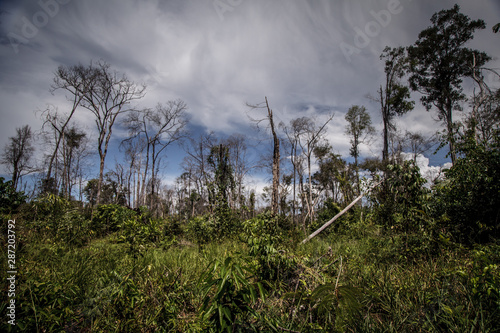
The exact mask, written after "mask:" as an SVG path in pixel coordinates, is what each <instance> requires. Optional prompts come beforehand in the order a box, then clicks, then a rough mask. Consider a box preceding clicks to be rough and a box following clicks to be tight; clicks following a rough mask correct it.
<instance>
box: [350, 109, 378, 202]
mask: <svg viewBox="0 0 500 333" xmlns="http://www.w3.org/2000/svg"><path fill="white" fill-rule="evenodd" d="M345 120H346V121H347V126H346V133H347V134H348V135H349V136H350V137H351V149H350V151H349V152H350V153H351V156H352V157H354V167H355V168H356V180H357V182H358V193H359V192H360V188H359V170H358V157H359V145H360V144H362V143H363V142H365V141H366V139H367V137H368V135H370V134H372V133H373V132H374V131H375V129H374V128H373V127H372V120H371V118H370V115H369V114H368V112H366V108H365V107H364V106H358V105H353V106H352V107H351V108H350V109H349V111H348V112H347V114H346V115H345Z"/></svg>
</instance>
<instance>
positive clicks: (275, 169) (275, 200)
mask: <svg viewBox="0 0 500 333" xmlns="http://www.w3.org/2000/svg"><path fill="white" fill-rule="evenodd" d="M247 106H249V107H250V108H252V109H267V116H266V117H265V118H261V119H253V118H251V119H252V121H254V122H255V123H256V124H257V125H259V124H260V123H261V122H263V121H268V122H269V128H270V129H271V134H272V137H273V166H272V174H273V187H272V194H271V211H272V213H273V214H277V213H278V211H279V201H280V200H279V184H280V179H279V178H280V140H279V138H278V134H277V132H276V126H275V125H274V117H273V110H271V108H270V107H269V102H268V101H267V97H265V102H263V103H260V104H257V105H251V104H248V103H247Z"/></svg>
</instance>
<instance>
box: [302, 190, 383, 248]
mask: <svg viewBox="0 0 500 333" xmlns="http://www.w3.org/2000/svg"><path fill="white" fill-rule="evenodd" d="M380 184H381V182H379V183H377V184H375V185H373V186H372V187H370V188H369V189H368V190H366V191H365V192H363V193H361V195H360V196H359V197H357V198H356V199H354V201H353V202H351V203H350V204H349V206H347V207H346V208H344V209H343V210H342V211H341V212H340V213H338V214H337V215H335V216H334V217H333V218H332V219H331V220H330V221H328V222H326V223H325V224H323V225H322V226H321V228H319V229H318V230H316V231H315V232H313V233H312V234H310V235H309V237H307V238H306V239H304V240H303V241H302V244H305V243H307V242H308V241H310V240H311V239H312V238H314V237H316V235H317V234H319V233H320V232H322V231H323V230H325V229H326V228H327V227H328V226H329V225H330V224H332V223H333V222H335V220H336V219H338V218H339V217H341V216H342V215H344V214H345V212H347V211H348V210H349V209H351V207H352V206H354V205H355V204H356V202H358V201H359V200H361V198H363V197H364V196H365V195H366V193H368V192H369V191H371V190H372V189H373V188H374V187H375V186H378V185H380Z"/></svg>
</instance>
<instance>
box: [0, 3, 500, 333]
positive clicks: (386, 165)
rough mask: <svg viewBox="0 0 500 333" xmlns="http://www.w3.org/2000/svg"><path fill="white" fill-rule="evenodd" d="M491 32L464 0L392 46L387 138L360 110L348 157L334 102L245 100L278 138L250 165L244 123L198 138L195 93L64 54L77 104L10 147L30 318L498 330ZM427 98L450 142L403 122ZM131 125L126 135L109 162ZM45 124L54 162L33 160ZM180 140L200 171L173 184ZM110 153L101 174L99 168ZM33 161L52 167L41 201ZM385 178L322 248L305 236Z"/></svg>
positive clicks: (61, 79)
mask: <svg viewBox="0 0 500 333" xmlns="http://www.w3.org/2000/svg"><path fill="white" fill-rule="evenodd" d="M485 28H486V25H485V23H484V21H482V20H480V19H478V20H471V19H470V18H469V17H467V16H466V15H464V14H462V13H461V12H460V8H459V7H458V6H457V5H455V6H454V7H453V8H451V9H448V10H442V11H440V12H438V13H436V14H434V15H433V16H432V18H431V26H429V28H427V29H425V30H423V31H422V32H421V33H420V34H419V35H418V38H417V40H416V42H415V43H414V44H412V45H410V46H407V47H386V48H385V49H384V51H383V52H382V54H381V55H380V59H381V66H383V68H384V72H385V81H384V82H381V84H380V86H379V87H378V88H376V87H375V88H374V92H375V93H374V95H373V96H371V97H370V98H371V99H372V100H374V101H376V102H378V105H379V106H380V108H379V110H378V112H379V113H380V116H381V119H382V120H383V130H382V133H381V134H378V133H375V130H374V128H373V126H372V121H371V115H370V114H369V113H368V112H367V109H366V108H365V107H364V106H362V105H353V106H352V107H350V108H349V110H347V113H346V115H345V120H346V122H347V126H346V128H345V134H346V135H347V136H348V137H349V139H350V156H351V157H352V161H353V162H351V163H348V162H347V160H346V159H345V158H343V157H342V156H340V155H339V154H336V153H335V149H334V144H335V143H329V142H328V141H327V140H326V134H327V128H328V124H329V122H330V121H332V119H334V118H333V114H332V115H328V116H327V117H326V118H324V119H319V118H317V119H316V118H312V117H300V118H297V119H293V120H292V121H290V122H289V123H277V122H276V120H275V119H274V114H273V110H272V107H271V106H272V100H268V98H267V97H265V98H264V100H263V101H262V102H261V103H256V104H248V114H249V122H253V123H254V124H255V125H257V128H258V130H259V131H261V132H260V133H261V134H259V135H260V136H262V137H264V135H263V134H264V133H265V136H266V137H267V138H268V139H267V141H263V143H261V146H264V145H267V146H268V147H269V149H268V150H266V149H261V150H262V151H263V154H262V157H261V159H260V160H258V161H257V160H251V159H250V157H249V154H248V151H249V147H248V144H247V140H246V138H245V136H243V135H240V134H234V135H231V136H228V137H224V138H221V137H217V136H216V135H215V134H213V133H208V134H200V135H199V136H192V135H190V134H189V133H188V132H187V128H188V123H189V117H188V112H187V108H188V105H186V103H185V102H184V101H182V100H172V101H167V102H164V103H159V104H157V105H156V106H154V107H152V108H147V109H141V110H137V109H135V108H134V105H135V104H134V103H135V102H136V101H138V100H140V99H141V98H142V97H143V96H144V94H145V92H146V87H145V86H143V85H140V84H136V83H134V82H132V81H130V80H129V79H128V78H127V76H126V75H125V74H123V73H118V72H116V71H114V70H113V69H112V68H111V66H110V65H109V64H107V63H106V62H103V61H97V62H91V63H90V64H89V65H81V64H80V65H74V66H61V67H59V68H58V69H57V71H56V72H55V77H54V81H53V84H52V86H51V88H50V89H51V91H52V92H53V93H55V94H63V95H64V96H65V97H66V98H67V100H68V101H70V110H67V111H65V112H61V111H60V110H59V109H58V108H57V107H50V108H48V109H46V110H45V111H43V112H41V113H40V115H41V117H42V119H43V127H42V128H41V129H40V131H38V132H39V134H36V135H35V133H34V132H33V130H32V129H31V128H30V127H29V126H24V127H22V128H19V129H17V131H16V135H15V136H14V137H11V138H10V140H9V143H8V145H7V146H6V147H5V148H4V151H3V154H2V160H1V161H2V163H3V164H4V165H5V166H6V167H8V168H9V171H10V172H11V175H12V176H11V180H9V181H5V179H3V178H2V179H0V194H1V195H0V200H1V205H0V207H1V208H0V213H1V214H2V220H3V221H7V220H8V219H17V220H18V221H21V222H20V223H19V225H20V231H19V236H18V239H19V248H20V250H19V251H20V252H21V249H23V248H24V250H22V251H25V252H23V253H24V255H25V256H26V257H29V258H31V259H30V260H32V261H29V260H28V259H26V260H27V261H25V264H26V269H27V270H28V267H30V268H29V270H31V271H33V274H31V275H30V274H27V276H28V277H27V278H26V279H25V280H23V283H24V287H20V288H21V291H20V295H21V296H20V297H21V298H22V299H23V300H24V301H23V303H22V304H23V305H22V306H21V308H20V309H21V310H20V311H21V313H23V314H24V320H25V322H24V324H22V325H24V326H23V328H24V329H25V330H28V331H29V330H38V329H39V328H41V327H43V328H44V330H48V331H51V330H53V329H54V330H55V329H57V328H61V327H65V330H66V331H75V332H76V331H78V329H77V328H82V327H83V328H87V329H90V330H97V331H99V330H103V331H106V330H116V331H130V330H131V331H141V330H143V331H148V330H150V331H157V330H162V329H163V330H165V331H198V330H209V329H210V330H213V331H229V332H230V331H279V332H281V331H290V332H296V331H299V330H300V331H321V330H328V331H373V330H375V331H377V329H380V331H386V330H387V331H422V330H424V331H450V330H451V331H463V330H467V331H491V332H495V331H498V330H495V328H494V323H496V322H498V320H499V319H500V278H499V276H500V275H499V273H500V268H499V267H500V266H499V258H500V246H499V245H498V239H499V236H500V234H499V232H500V89H499V88H498V87H492V86H490V85H489V84H488V83H489V82H490V81H492V80H487V79H486V78H487V77H495V78H497V77H499V75H498V73H497V72H496V71H495V69H493V68H489V67H488V64H489V63H490V61H491V59H492V55H488V54H486V53H485V52H482V51H480V50H475V49H471V48H469V47H468V43H469V42H470V41H471V40H472V39H473V37H474V33H475V32H476V31H477V30H482V29H485ZM493 32H494V33H496V32H498V25H497V26H495V27H494V28H493ZM494 33H492V34H491V38H492V41H493V42H494V41H495V38H498V35H495V34H494ZM471 87H472V88H471ZM412 96H418V97H419V98H420V100H419V102H420V103H421V104H422V105H423V106H424V107H425V108H426V109H427V110H428V111H430V113H429V117H432V116H434V117H436V116H437V118H438V119H439V121H441V122H442V124H443V126H442V130H441V131H440V132H439V133H436V135H435V136H433V137H431V138H426V137H423V136H422V135H421V134H420V133H412V132H408V131H407V132H405V133H402V132H401V130H399V129H398V128H397V126H396V118H397V117H400V116H402V115H404V114H407V113H408V112H411V111H412V110H413V109H414V107H415V105H416V103H418V101H414V100H412ZM78 113H86V114H87V115H88V116H89V117H90V116H92V117H93V119H94V120H95V125H96V130H97V132H96V133H98V135H97V138H90V137H89V134H88V133H86V132H85V131H84V130H83V129H82V128H80V127H79V126H78V125H77V123H76V122H75V120H74V119H75V114H78ZM458 114H460V116H459V117H457V115H458ZM118 128H121V129H125V130H126V131H127V132H128V136H127V138H126V139H125V140H123V141H122V142H121V144H120V152H121V153H122V154H123V160H122V161H121V162H119V163H116V164H115V165H114V166H112V167H110V164H109V160H108V159H107V155H108V148H109V143H110V141H111V139H112V138H113V135H114V133H116V130H117V129H118ZM38 135H40V137H41V138H43V140H44V147H45V151H44V152H43V153H44V160H43V163H41V165H34V164H33V162H34V161H33V160H32V158H33V156H34V140H35V137H38ZM378 135H380V136H381V137H382V140H383V149H382V151H381V154H380V157H379V158H370V159H364V160H362V159H361V154H360V147H361V145H363V144H369V143H370V140H372V139H373V137H374V136H378ZM438 143H439V144H440V148H443V147H447V150H448V151H449V156H450V158H451V161H452V166H451V167H450V168H449V169H447V170H444V171H443V174H442V175H440V177H438V178H436V179H434V180H433V182H432V183H431V184H426V183H427V180H426V179H425V178H424V177H423V176H422V175H421V173H420V170H419V168H418V166H417V165H416V158H417V156H418V155H419V154H422V153H423V152H426V151H428V150H429V149H430V148H431V147H433V146H436V145H437V144H438ZM96 144H97V147H96ZM176 144H180V145H181V146H182V147H183V149H184V151H185V152H186V157H185V159H184V161H183V163H182V169H183V171H184V172H183V173H182V174H181V175H180V176H179V177H178V178H177V180H176V183H175V186H173V187H168V186H165V185H164V184H163V183H162V180H161V176H162V172H161V170H162V168H163V166H164V160H165V156H166V152H167V151H168V149H169V147H171V146H172V145H176ZM96 151H97V157H98V160H99V168H98V173H97V172H96V170H90V168H89V161H90V160H91V159H92V158H94V157H95V156H96V155H95V154H96V153H95V152H96ZM409 153H411V154H409ZM408 156H411V157H412V158H408ZM314 163H317V167H315V166H314V165H313V164H314ZM256 168H261V169H263V170H268V172H269V175H270V179H272V181H271V182H270V184H269V186H267V187H266V188H265V189H264V193H263V194H262V200H264V201H265V202H266V206H265V207H260V208H259V207H258V205H257V202H258V201H259V198H257V197H256V196H257V195H258V194H257V193H255V192H254V191H252V190H251V186H249V180H250V175H251V174H252V172H254V170H255V169H256ZM106 170H110V171H108V172H106ZM28 174H35V175H36V176H34V177H35V178H36V179H37V186H36V190H35V191H34V192H33V194H32V195H30V196H28V195H27V194H26V193H25V192H24V191H23V185H22V184H23V181H22V180H23V177H26V176H27V175H28ZM89 174H90V175H92V176H90V177H89ZM368 188H371V190H370V191H368V193H367V194H366V199H365V200H363V201H360V202H359V203H358V204H356V205H355V206H354V207H353V208H352V209H351V210H350V211H349V212H348V213H347V214H345V215H343V216H342V217H341V218H339V219H338V220H336V221H335V223H333V224H332V225H331V226H330V227H329V228H328V229H326V230H325V231H324V232H323V233H322V234H321V236H322V237H321V239H320V240H318V241H317V243H314V244H313V245H307V246H309V247H307V246H306V247H298V243H299V242H300V240H302V239H304V238H305V237H306V236H307V235H309V234H310V233H311V232H313V231H314V230H316V229H318V228H319V227H320V226H322V225H323V224H324V223H325V222H327V221H328V220H330V219H331V218H332V217H333V216H335V215H336V214H337V213H339V212H340V211H341V209H342V208H344V207H346V206H347V205H348V204H349V203H351V202H352V201H353V200H354V199H355V198H356V197H358V196H359V195H360V194H361V193H363V191H366V190H367V189H368ZM4 224H5V223H2V230H3V231H2V233H3V234H6V233H5V232H4V231H5V230H6V228H7V227H6V225H4ZM33 244H37V246H36V247H35V246H34V245H33ZM325 244H328V245H325ZM193 247H196V251H192V252H190V251H191V248H193ZM332 248H333V249H332ZM97 249H98V250H97ZM471 249H474V251H473V252H471V251H472V250H471ZM96 251H97V252H96ZM222 251H224V252H222ZM87 252H88V253H87ZM65 253H70V254H71V256H70V255H69V254H65ZM228 253H229V254H228ZM337 255H338V256H337ZM57 256H63V257H64V258H66V259H64V260H66V264H65V265H66V266H65V267H66V268H64V269H63V268H61V272H60V273H58V272H52V273H50V272H49V271H51V270H46V271H43V270H42V268H40V269H38V268H36V267H35V266H33V267H31V264H30V262H31V263H32V262H34V261H36V260H39V261H40V262H41V263H42V264H41V265H42V267H45V266H44V265H46V266H47V267H49V266H50V265H55V266H57V267H61V266H60V265H62V263H56V261H57ZM176 256H177V257H176ZM182 256H190V257H189V258H184V259H183V260H187V261H191V262H190V263H191V264H192V267H187V266H185V265H184V264H182V263H180V259H179V258H181V257H182ZM35 258H36V259H35ZM85 258H89V259H85ZM221 258H224V260H221ZM64 260H63V262H65V261H64ZM104 261H106V262H109V263H110V264H109V265H110V266H109V267H111V268H109V267H108V268H109V269H111V271H110V272H107V273H105V277H103V276H99V273H98V272H97V269H98V268H99V267H101V268H100V269H102V270H101V271H106V269H105V268H106V267H104V266H103V265H104V264H103V262H104ZM187 261H186V262H187ZM167 262H168V264H167ZM169 265H170V266H169ZM412 265H413V266H412ZM67 267H72V268H67ZM91 267H92V268H91ZM95 267H97V268H95ZM169 267H170V268H169ZM4 271H5V270H4ZM346 272H349V273H350V275H349V274H346ZM392 272H397V275H391V276H389V274H393V273H392ZM51 274H53V275H51ZM65 274H66V275H65ZM102 274H104V273H102ZM395 274H396V273H395ZM79 276H84V277H85V279H81V278H79ZM42 277H43V278H42ZM146 277H148V278H146ZM43 279H45V280H43ZM61 279H62V280H61ZM42 280H43V281H42ZM56 280H58V281H66V284H65V286H66V287H62V286H60V287H55V286H59V284H58V283H59V282H55V281H56ZM92 281H93V282H92ZM151 281H155V284H156V285H157V287H153V286H152V284H151ZM421 281H427V282H426V283H427V284H426V285H425V286H422V285H420V284H419V283H420V282H421ZM443 281H447V282H446V283H445V282H443ZM61 283H62V282H61ZM148 283H149V284H151V286H150V285H149V284H148ZM422 283H423V282H422ZM68 286H69V287H68ZM158 286H161V288H159V287H158ZM54 288H56V289H54ZM58 288H59V289H58ZM68 288H69V289H68ZM71 288H73V289H71ZM96 288H97V289H96ZM99 288H100V289H99ZM113 288H114V289H113ZM162 288H163V289H162ZM54 290H55V291H54ZM68 290H70V292H71V293H72V294H73V295H76V296H74V297H73V296H71V297H70V296H68V295H69V294H68V292H69V291H68ZM368 290H370V291H368ZM33 293H35V294H37V293H38V294H39V295H45V296H43V297H42V296H36V297H35V299H33ZM415 295H416V296H415ZM464 295H465V296H464ZM57 304H59V306H57ZM398 307H400V308H401V309H399V308H398ZM3 310H4V309H2V311H3ZM464 313H465V315H464ZM99 314H105V315H106V316H105V317H100V315H99ZM103 318H112V319H109V320H108V319H103ZM54 322H55V324H53V325H52V323H54ZM51 325H52V326H51ZM471 328H472V329H471Z"/></svg>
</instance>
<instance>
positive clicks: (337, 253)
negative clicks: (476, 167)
mask: <svg viewBox="0 0 500 333" xmlns="http://www.w3.org/2000/svg"><path fill="white" fill-rule="evenodd" d="M117 239H118V237H116V235H114V234H112V235H110V236H107V237H105V238H101V239H94V240H92V241H90V242H89V243H88V244H87V245H85V246H82V247H75V246H69V245H67V244H65V243H63V242H54V241H52V240H48V239H44V240H40V241H38V242H36V243H30V242H27V243H26V244H25V245H24V248H23V249H22V251H19V253H18V254H17V255H18V261H19V263H20V264H19V267H18V270H19V272H20V273H19V275H18V277H17V279H18V280H17V290H16V292H17V296H16V304H17V308H16V321H17V323H18V326H17V330H19V331H26V332H52V331H64V330H65V331H67V332H80V331H96V332H97V331H106V332H108V331H109V332H125V331H134V332H162V331H164V332H198V331H204V330H209V329H210V327H215V326H213V324H214V322H213V320H216V319H214V318H215V317H213V316H212V317H210V316H206V315H204V312H203V311H202V308H203V307H202V304H203V303H204V302H208V303H207V304H209V305H210V304H214V306H216V307H215V308H214V307H208V306H206V307H205V309H208V308H210V309H212V310H214V309H216V308H217V307H219V308H217V309H220V311H239V312H238V314H236V312H235V314H234V316H233V315H230V316H229V317H228V318H232V319H231V321H229V322H230V323H232V324H231V325H230V326H228V327H229V330H235V331H238V330H240V331H249V330H250V331H252V330H255V331H264V332H266V331H267V332H273V331H276V332H285V331H286V330H294V331H300V332H314V331H318V332H320V331H325V330H326V331H338V332H345V331H351V332H499V331H500V329H499V328H498V325H497V323H498V322H500V297H499V290H500V274H499V273H500V269H499V262H500V260H499V258H500V246H498V245H496V244H490V245H486V246H482V247H480V248H479V247H478V248H474V249H467V248H463V247H460V246H454V245H453V244H451V245H446V244H430V243H425V242H421V243H418V244H417V243H415V242H414V241H413V240H412V239H411V238H409V237H405V236H401V235H399V236H398V235H392V236H381V235H380V233H378V232H376V233H375V232H373V233H370V234H368V235H364V237H350V236H346V235H334V234H332V235H330V236H328V238H323V239H322V238H317V239H314V240H312V241H311V242H309V243H307V244H305V245H297V244H294V245H290V244H289V242H287V241H286V240H284V242H282V244H285V245H276V244H275V246H276V250H277V251H276V252H269V253H267V252H266V253H267V254H265V255H264V254H262V255H263V256H264V257H262V258H261V259H260V260H259V258H258V257H255V255H254V256H253V257H252V256H249V247H248V245H247V244H245V243H243V242H241V241H239V240H227V241H225V242H222V243H215V242H214V243H208V244H205V245H204V246H203V247H200V246H198V245H196V244H193V243H190V242H189V241H187V240H185V239H183V238H182V237H180V238H179V239H178V241H177V242H176V243H175V244H170V245H168V246H161V245H151V244H141V245H139V247H138V248H135V249H134V251H135V252H134V251H132V250H131V247H130V245H129V244H128V243H120V242H117ZM31 244H32V245H31ZM408 244H412V245H411V247H412V248H411V249H408ZM415 244H417V245H415ZM4 248H5V247H4ZM3 251H4V252H5V250H3ZM2 255H3V256H4V257H5V255H6V253H3V254H2ZM229 257H231V258H233V261H232V262H234V265H236V266H235V267H240V266H241V267H242V268H243V271H242V272H243V273H242V274H243V275H241V274H239V273H238V274H236V273H231V274H233V275H228V277H227V279H228V280H227V281H228V283H229V284H224V283H226V282H224V281H226V280H224V279H222V280H217V279H216V277H217V276H219V275H217V274H218V273H217V274H216V275H210V276H211V280H206V279H208V275H206V274H205V273H207V272H209V271H210V269H213V268H214V266H213V265H214V264H215V263H219V264H218V265H219V266H216V268H215V269H216V271H217V272H223V271H221V269H224V268H223V267H224V265H223V264H224V262H225V260H226V258H229ZM263 265H264V266H263ZM266 265H268V266H266ZM1 269H2V272H1V274H2V275H1V278H2V281H5V272H6V264H5V263H4V262H3V261H2V265H1ZM263 269H264V270H265V269H271V270H273V272H275V273H273V274H277V275H273V276H277V278H275V279H272V280H262V278H261V276H263V275H262V272H263ZM204 274H205V275H204ZM214 274H215V273H214ZM234 274H236V275H234ZM269 276H271V275H269ZM200 279H201V280H200ZM204 279H205V280H204ZM207 281H209V282H210V284H208V287H207V283H208V282H207ZM257 283H261V284H262V287H263V293H264V294H262V295H260V296H259V295H258V297H257V300H255V298H253V296H252V297H250V296H251V295H250V294H248V293H249V292H250V291H251V290H252V288H254V287H255V286H257ZM203 286H205V287H203ZM222 286H229V287H227V288H229V289H224V288H226V287H222ZM252 286H254V287H252ZM204 288H205V289H204ZM207 288H208V289H207ZM218 288H222V289H220V290H219V289H218ZM2 290H6V289H5V287H3V289H2ZM221 292H222V293H223V294H221ZM5 294H6V293H5V292H4V295H2V297H4V298H5V297H6V295H5ZM224 295H225V296H224ZM247 296H248V297H250V298H248V297H247ZM262 296H264V297H262ZM231 297H241V299H253V300H254V301H252V302H251V304H250V303H249V304H246V305H245V307H243V306H242V305H234V304H233V305H231V304H230V303H227V304H226V303H224V302H222V301H221V300H227V299H231ZM249 302H250V301H249ZM4 303H5V302H3V303H2V304H4ZM235 304H236V303H235ZM224 308H227V310H224ZM238 309H239V310H238ZM242 309H247V310H242ZM212 310H210V311H212ZM5 311H6V307H5V305H2V307H1V314H2V319H3V318H6V316H5ZM241 311H243V312H241ZM245 311H246V312H245ZM220 327H225V326H220ZM0 330H1V331H9V330H10V331H14V330H12V327H10V325H7V324H6V320H2V324H1V327H0Z"/></svg>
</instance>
